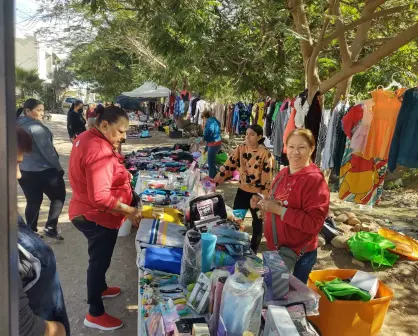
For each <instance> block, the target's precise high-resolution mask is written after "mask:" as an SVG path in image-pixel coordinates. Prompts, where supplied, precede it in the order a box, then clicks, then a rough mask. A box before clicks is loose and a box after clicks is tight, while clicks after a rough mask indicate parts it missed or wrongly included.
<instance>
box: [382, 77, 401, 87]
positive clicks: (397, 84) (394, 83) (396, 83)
mask: <svg viewBox="0 0 418 336" xmlns="http://www.w3.org/2000/svg"><path fill="white" fill-rule="evenodd" d="M394 75H395V74H392V82H391V83H390V84H389V86H388V87H386V88H385V90H389V89H390V88H392V87H394V86H397V87H398V88H399V89H400V88H401V87H402V84H401V83H399V82H397V81H395V80H394V78H393V76H394Z"/></svg>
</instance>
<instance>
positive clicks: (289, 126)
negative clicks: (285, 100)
mask: <svg viewBox="0 0 418 336" xmlns="http://www.w3.org/2000/svg"><path fill="white" fill-rule="evenodd" d="M295 116H296V110H295V109H294V108H292V112H291V114H290V117H289V122H288V123H287V125H286V129H285V131H284V133H283V153H287V150H286V140H287V137H288V136H289V134H290V133H291V132H292V131H293V130H294V129H296V124H295Z"/></svg>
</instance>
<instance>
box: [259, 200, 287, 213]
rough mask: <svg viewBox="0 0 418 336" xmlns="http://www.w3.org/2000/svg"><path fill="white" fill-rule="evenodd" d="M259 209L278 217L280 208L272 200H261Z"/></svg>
mask: <svg viewBox="0 0 418 336" xmlns="http://www.w3.org/2000/svg"><path fill="white" fill-rule="evenodd" d="M261 209H262V210H263V211H265V212H270V213H274V214H276V215H280V213H281V210H282V206H281V205H280V204H279V203H277V202H276V201H273V200H262V201H261Z"/></svg>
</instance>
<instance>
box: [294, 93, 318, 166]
mask: <svg viewBox="0 0 418 336" xmlns="http://www.w3.org/2000/svg"><path fill="white" fill-rule="evenodd" d="M319 96H320V94H319V91H318V92H317V93H315V96H314V98H313V100H312V104H311V106H309V110H308V113H307V114H306V117H305V120H304V124H305V128H307V129H309V130H311V132H312V134H313V136H314V139H315V143H318V137H319V128H320V126H321V119H322V107H321V104H320V102H319ZM305 105H306V104H305ZM296 115H297V113H296ZM317 150H318V146H317V147H315V150H314V151H313V153H312V160H315V157H316V151H317Z"/></svg>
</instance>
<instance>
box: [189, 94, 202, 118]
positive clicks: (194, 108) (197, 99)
mask: <svg viewBox="0 0 418 336" xmlns="http://www.w3.org/2000/svg"><path fill="white" fill-rule="evenodd" d="M199 100H200V98H199V97H196V98H194V99H193V101H192V102H191V103H190V106H191V111H190V112H191V114H190V118H191V119H193V118H194V116H195V115H196V106H197V103H198V102H199Z"/></svg>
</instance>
